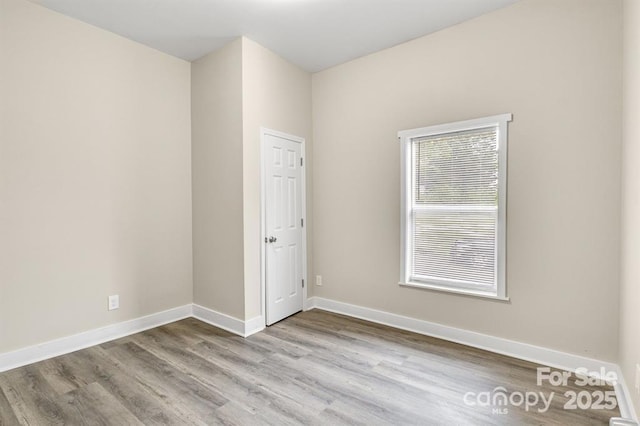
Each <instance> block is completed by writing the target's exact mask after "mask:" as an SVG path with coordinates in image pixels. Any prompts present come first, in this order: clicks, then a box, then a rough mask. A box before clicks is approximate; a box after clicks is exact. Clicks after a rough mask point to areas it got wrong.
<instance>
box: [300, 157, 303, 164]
mask: <svg viewBox="0 0 640 426" xmlns="http://www.w3.org/2000/svg"><path fill="white" fill-rule="evenodd" d="M302 164H303V163H302V157H300V166H302Z"/></svg>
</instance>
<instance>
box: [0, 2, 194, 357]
mask: <svg viewBox="0 0 640 426" xmlns="http://www.w3.org/2000/svg"><path fill="white" fill-rule="evenodd" d="M0 40H2V42H1V43H2V45H1V46H0V64H1V65H2V66H1V73H2V75H1V76H0V353H1V352H5V351H9V350H13V349H17V348H20V347H24V346H27V345H32V344H36V343H41V342H45V341H47V340H51V339H54V338H59V337H62V336H66V335H70V334H74V333H78V332H81V331H86V330H89V329H94V328H97V327H101V326H104V325H107V324H111V323H116V322H120V321H124V320H127V319H131V318H136V317H140V316H143V315H146V314H151V313H155V312H159V311H162V310H165V309H168V308H173V307H176V306H180V305H183V304H187V303H190V302H191V300H192V278H191V275H192V266H191V263H192V262H191V187H190V185H191V183H190V152H191V150H190V106H189V102H190V101H189V98H190V94H189V93H190V92H189V90H190V89H189V87H190V72H189V68H190V65H189V63H188V62H185V61H182V60H179V59H176V58H173V57H170V56H168V55H165V54H163V53H160V52H158V51H155V50H152V49H149V48H147V47H144V46H142V45H140V44H137V43H134V42H131V41H129V40H126V39H124V38H122V37H119V36H116V35H114V34H111V33H108V32H106V31H103V30H99V29H97V28H95V27H91V26H89V25H86V24H83V23H80V22H78V21H75V20H73V19H70V18H67V17H64V16H62V15H59V14H57V13H54V12H51V11H49V10H47V9H44V8H42V7H40V6H36V5H33V4H31V3H29V2H27V1H24V0H0ZM110 294H119V295H120V304H121V308H120V309H119V310H117V311H112V312H108V311H107V296H108V295H110Z"/></svg>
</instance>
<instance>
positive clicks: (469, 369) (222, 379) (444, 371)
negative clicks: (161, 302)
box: [0, 310, 619, 425]
mask: <svg viewBox="0 0 640 426" xmlns="http://www.w3.org/2000/svg"><path fill="white" fill-rule="evenodd" d="M536 367H537V365H535V364H531V363H528V362H525V361H521V360H517V359H513V358H509V357H505V356H501V355H496V354H493V353H490V352H485V351H481V350H477V349H473V348H470V347H467V346H462V345H457V344H453V343H449V342H445V341H442V340H439V339H434V338H430V337H425V336H422V335H418V334H414V333H410V332H406V331H401V330H396V329H393V328H389V327H385V326H381V325H377V324H372V323H369V322H366V321H361V320H356V319H352V318H347V317H344V316H340V315H335V314H331V313H327V312H323V311H319V310H313V311H310V312H304V313H300V314H297V315H295V316H293V317H290V318H288V319H286V320H284V321H282V322H280V323H278V324H275V325H273V326H271V327H269V328H268V329H267V330H265V331H263V332H261V333H258V334H256V335H253V336H251V337H248V338H246V339H243V338H241V337H238V336H235V335H232V334H230V333H227V332H225V331H223V330H220V329H217V328H215V327H212V326H209V325H207V324H205V323H202V322H200V321H198V320H195V319H187V320H183V321H179V322H176V323H173V324H169V325H166V326H163V327H159V328H156V329H152V330H149V331H146V332H143V333H139V334H136V335H133V336H130V337H126V338H123V339H120V340H116V341H113V342H109V343H105V344H103V345H100V346H95V347H92V348H89V349H85V350H81V351H78V352H75V353H72V354H68V355H64V356H60V357H57V358H54V359H50V360H47V361H43V362H40V363H37V364H33V365H30V366H26V367H22V368H18V369H15V370H12V371H8V372H5V373H2V374H0V424H2V425H14V424H16V425H17V424H29V425H50V424H69V425H102V424H112V425H134V424H155V425H159V424H162V425H164V424H199V425H210V424H231V425H235V424H237V425H258V424H260V425H261V424H272V425H294V424H318V425H339V424H362V425H383V424H393V425H400V424H407V425H409V424H411V425H414V424H421V425H431V424H434V425H458V424H460V425H462V424H473V425H485V424H508V425H519V424H557V425H587V424H602V425H605V424H607V423H608V419H609V417H612V416H617V415H619V413H618V410H617V409H614V410H580V409H577V410H565V409H563V406H564V404H565V403H566V402H567V401H568V399H567V397H565V396H564V394H565V392H569V391H571V390H573V391H575V392H581V391H582V392H584V391H586V392H588V393H589V394H592V393H593V392H597V391H603V392H604V391H612V388H610V387H580V386H576V385H575V384H574V381H575V377H574V378H572V379H571V380H570V383H569V385H568V386H566V387H550V386H548V385H547V386H543V387H539V386H537V385H536ZM499 386H502V387H504V388H505V389H506V392H507V393H508V394H511V393H512V392H521V393H525V392H537V393H538V394H539V393H540V392H543V393H544V394H545V398H549V395H550V394H551V392H554V396H553V399H552V403H551V408H550V409H549V411H547V412H545V413H540V412H538V409H541V408H542V407H543V404H542V403H541V402H540V403H538V404H537V405H536V406H535V407H532V408H531V409H530V410H529V411H527V410H525V409H524V408H523V407H515V406H513V405H510V406H502V407H500V408H505V407H506V408H507V410H508V413H506V414H494V413H492V407H481V406H470V405H467V404H465V401H464V395H465V393H467V392H475V393H481V392H487V391H489V392H490V391H493V390H494V389H495V388H496V387H499ZM514 400H515V402H518V398H517V397H515V399H514ZM467 401H476V399H475V398H471V397H468V398H467ZM531 401H532V402H533V400H531Z"/></svg>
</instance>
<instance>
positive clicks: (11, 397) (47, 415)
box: [0, 365, 69, 425]
mask: <svg viewBox="0 0 640 426" xmlns="http://www.w3.org/2000/svg"><path fill="white" fill-rule="evenodd" d="M0 389H1V390H2V391H3V392H4V395H5V396H6V398H7V401H9V405H11V408H12V410H13V413H14V415H15V417H16V418H17V419H18V421H19V422H20V423H22V424H43V425H61V424H65V423H68V420H69V419H67V418H66V417H65V415H64V412H63V411H62V409H61V408H60V406H59V405H57V404H56V403H55V402H54V398H55V397H56V392H55V391H54V390H53V388H52V387H51V386H50V385H49V384H48V383H47V381H46V380H45V378H44V377H43V376H42V374H41V373H40V371H39V370H38V368H37V367H36V366H34V365H28V366H26V367H22V368H18V369H15V370H11V371H9V372H6V373H3V374H2V375H0Z"/></svg>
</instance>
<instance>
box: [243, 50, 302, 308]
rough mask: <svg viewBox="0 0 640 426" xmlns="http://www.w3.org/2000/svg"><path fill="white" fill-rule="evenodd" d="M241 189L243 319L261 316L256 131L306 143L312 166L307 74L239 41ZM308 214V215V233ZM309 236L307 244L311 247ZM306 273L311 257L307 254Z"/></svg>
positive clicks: (258, 144) (269, 53)
mask: <svg viewBox="0 0 640 426" xmlns="http://www.w3.org/2000/svg"><path fill="white" fill-rule="evenodd" d="M242 82H243V91H242V94H243V95H242V96H243V103H242V105H243V129H244V149H243V177H244V179H243V190H244V277H245V309H246V312H245V315H246V319H251V318H254V317H256V316H259V315H260V314H261V297H260V249H261V245H262V244H263V243H262V241H261V239H260V179H261V177H260V127H266V128H269V129H272V130H278V131H281V132H285V133H289V134H292V135H295V136H300V137H303V138H305V142H306V143H305V145H306V156H307V165H309V164H311V162H312V161H311V152H312V149H311V145H312V144H311V75H310V74H309V73H307V72H305V71H303V70H302V69H300V68H298V67H297V66H295V65H292V64H291V63H289V62H287V61H285V60H284V59H282V58H281V57H279V56H278V55H276V54H275V53H273V52H271V51H269V50H267V49H265V48H264V47H262V46H260V45H259V44H258V43H256V42H254V41H252V40H249V39H247V38H242ZM306 178H307V200H308V202H307V212H311V194H310V189H311V168H310V167H308V166H307V169H306ZM310 223H311V224H312V223H313V221H311V220H310V215H308V216H307V225H308V226H307V229H311V228H309V224H310ZM310 242H311V232H308V241H307V243H308V244H307V245H308V246H310ZM308 257H309V262H308V270H309V271H311V255H310V253H308Z"/></svg>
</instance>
